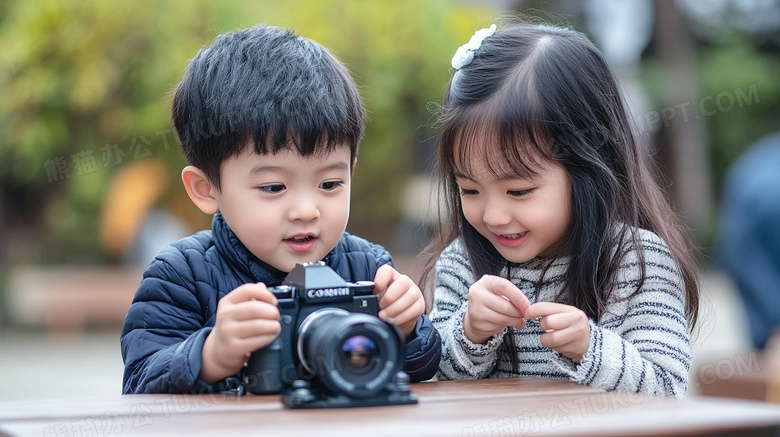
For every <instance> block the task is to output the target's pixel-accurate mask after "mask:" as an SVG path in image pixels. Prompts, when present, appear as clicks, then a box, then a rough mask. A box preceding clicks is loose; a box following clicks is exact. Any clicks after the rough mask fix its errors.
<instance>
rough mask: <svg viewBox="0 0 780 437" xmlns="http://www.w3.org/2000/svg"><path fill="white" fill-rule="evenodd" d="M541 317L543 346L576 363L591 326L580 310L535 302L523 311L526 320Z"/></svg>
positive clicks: (585, 343)
mask: <svg viewBox="0 0 780 437" xmlns="http://www.w3.org/2000/svg"><path fill="white" fill-rule="evenodd" d="M537 317H541V318H542V319H541V320H540V321H539V327H540V328H542V331H544V334H542V337H541V341H542V345H543V346H545V347H549V348H550V349H553V350H555V351H556V352H559V353H561V354H563V355H566V356H567V357H569V358H571V359H572V360H574V361H576V362H578V363H579V362H580V360H582V356H583V355H584V354H585V352H587V351H588V346H589V345H590V323H589V322H588V316H586V315H585V313H584V312H583V311H582V310H580V309H579V308H576V307H573V306H570V305H564V304H560V303H553V302H537V303H535V304H533V305H531V306H530V307H528V310H527V311H526V312H525V318H526V319H528V320H531V319H535V318H537Z"/></svg>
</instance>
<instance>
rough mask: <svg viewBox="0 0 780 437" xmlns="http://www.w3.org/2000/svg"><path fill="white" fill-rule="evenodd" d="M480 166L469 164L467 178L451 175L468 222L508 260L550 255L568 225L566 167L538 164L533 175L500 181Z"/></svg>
mask: <svg viewBox="0 0 780 437" xmlns="http://www.w3.org/2000/svg"><path fill="white" fill-rule="evenodd" d="M480 158H483V157H480ZM489 159H490V158H489ZM492 159H496V158H492ZM484 162H485V160H484V159H481V160H479V161H478V162H477V163H471V164H470V165H469V167H470V171H469V173H470V174H469V175H468V176H466V175H463V174H457V172H456V175H455V176H456V182H457V184H458V186H459V188H460V195H461V203H462V205H463V214H464V215H465V217H466V220H468V222H469V223H470V224H471V226H473V227H474V229H476V230H477V232H479V233H480V234H481V235H482V236H483V237H485V238H486V239H487V240H488V241H490V242H491V243H492V244H493V246H495V248H496V250H498V252H499V253H500V254H501V256H503V257H504V258H506V259H507V260H508V261H511V262H514V263H522V262H526V261H530V260H532V259H534V258H537V257H541V258H544V257H547V256H549V255H551V254H552V253H553V251H554V249H555V248H556V247H557V246H558V245H559V244H560V242H561V239H562V238H563V235H564V234H565V232H566V229H567V227H568V225H569V221H570V220H571V186H570V183H569V177H568V175H567V173H566V171H565V170H564V168H563V167H562V166H561V165H559V164H557V163H552V162H548V161H544V160H542V161H540V162H539V165H538V168H536V167H535V168H536V169H537V170H538V171H537V174H536V175H535V176H531V177H528V178H521V177H517V176H512V177H498V176H495V174H494V172H492V171H490V169H489V168H488V167H487V166H486V165H485V164H484Z"/></svg>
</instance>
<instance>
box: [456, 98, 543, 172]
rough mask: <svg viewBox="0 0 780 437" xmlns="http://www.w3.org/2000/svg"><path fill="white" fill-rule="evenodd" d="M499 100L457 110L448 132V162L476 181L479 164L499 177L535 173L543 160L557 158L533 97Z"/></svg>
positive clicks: (480, 167) (481, 167) (484, 169)
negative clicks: (535, 107)
mask: <svg viewBox="0 0 780 437" xmlns="http://www.w3.org/2000/svg"><path fill="white" fill-rule="evenodd" d="M495 100H496V99H490V100H488V101H486V102H484V103H483V104H478V105H470V106H467V107H460V108H457V109H456V110H455V111H453V112H454V113H453V114H452V117H451V118H450V119H449V120H448V122H447V123H446V126H448V127H449V128H445V130H444V132H443V135H444V136H443V138H442V140H443V141H444V142H443V144H442V145H443V146H445V147H444V151H445V156H444V161H445V162H446V164H447V165H448V166H449V167H450V170H452V172H454V173H455V174H459V175H463V176H466V177H469V178H471V179H473V178H474V177H473V176H474V173H475V171H476V167H475V166H477V165H478V168H479V169H480V170H482V171H488V172H489V175H490V176H492V177H494V178H496V179H516V178H522V179H527V178H530V177H533V176H534V175H536V174H537V171H538V169H539V167H540V165H541V164H542V162H543V161H551V160H553V154H552V147H551V146H550V144H551V142H550V140H549V134H548V133H547V132H548V129H547V126H546V124H545V120H544V119H543V118H542V117H541V116H539V115H537V114H539V111H536V110H534V109H533V108H532V107H531V104H530V103H531V102H529V101H526V102H520V101H517V100H515V101H514V102H511V103H510V102H496V101H495ZM526 100H528V99H526ZM447 149H449V152H446V150H447ZM446 155H449V156H446Z"/></svg>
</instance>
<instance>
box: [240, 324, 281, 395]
mask: <svg viewBox="0 0 780 437" xmlns="http://www.w3.org/2000/svg"><path fill="white" fill-rule="evenodd" d="M281 355H282V340H281V338H280V337H277V338H276V339H275V340H274V341H273V342H272V343H271V344H269V345H268V346H265V347H264V348H262V349H258V350H256V351H254V352H252V354H251V355H250V356H249V362H248V363H247V368H246V372H245V376H244V387H245V388H246V390H247V391H249V392H250V393H252V394H256V395H264V394H276V393H279V392H281V390H282V377H281V372H280V369H279V366H280V363H281Z"/></svg>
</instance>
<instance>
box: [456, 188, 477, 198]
mask: <svg viewBox="0 0 780 437" xmlns="http://www.w3.org/2000/svg"><path fill="white" fill-rule="evenodd" d="M477 193H478V191H477V190H472V189H470V188H461V189H460V195H461V196H468V195H470V194H477Z"/></svg>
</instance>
